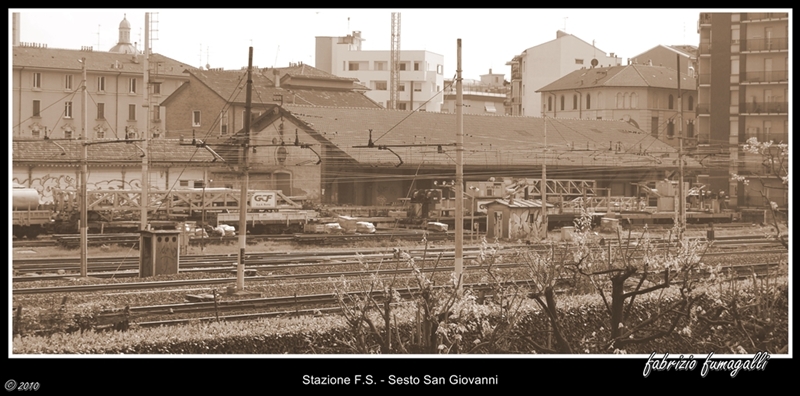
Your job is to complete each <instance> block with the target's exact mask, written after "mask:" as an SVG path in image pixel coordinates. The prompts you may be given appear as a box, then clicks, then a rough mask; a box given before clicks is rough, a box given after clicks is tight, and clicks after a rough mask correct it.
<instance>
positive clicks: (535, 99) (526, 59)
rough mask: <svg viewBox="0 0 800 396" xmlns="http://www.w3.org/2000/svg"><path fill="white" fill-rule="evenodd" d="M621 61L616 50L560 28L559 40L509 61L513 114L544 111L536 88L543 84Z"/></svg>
mask: <svg viewBox="0 0 800 396" xmlns="http://www.w3.org/2000/svg"><path fill="white" fill-rule="evenodd" d="M593 60H597V63H596V65H592V62H593ZM621 62H622V60H621V58H619V57H617V56H615V55H614V53H613V52H612V53H611V54H609V55H606V53H605V52H603V51H601V50H600V49H598V48H596V47H595V46H594V45H592V44H590V43H587V42H585V41H583V40H581V39H579V38H577V37H575V36H573V35H571V34H568V33H566V32H563V31H561V30H559V31H557V32H556V39H555V40H552V41H548V42H546V43H543V44H539V45H537V46H535V47H531V48H528V49H526V50H525V51H523V52H522V54H520V55H517V56H515V57H514V58H513V59H512V60H511V61H509V62H508V63H507V65H509V66H511V99H510V103H509V105H510V107H511V115H520V116H535V117H538V116H540V115H541V114H542V99H541V94H540V93H538V92H536V91H537V90H539V89H540V88H542V87H544V86H545V85H547V84H550V83H551V82H553V81H555V80H557V79H559V78H561V77H563V76H565V75H567V74H569V73H571V72H573V71H575V70H578V69H580V68H582V67H587V68H588V67H591V66H603V67H605V66H619V65H620V64H621Z"/></svg>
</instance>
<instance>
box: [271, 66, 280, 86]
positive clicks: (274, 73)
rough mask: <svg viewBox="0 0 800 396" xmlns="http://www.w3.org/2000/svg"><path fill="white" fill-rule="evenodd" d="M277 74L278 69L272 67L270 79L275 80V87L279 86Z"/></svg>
mask: <svg viewBox="0 0 800 396" xmlns="http://www.w3.org/2000/svg"><path fill="white" fill-rule="evenodd" d="M278 74H279V73H278V69H272V79H273V80H275V88H280V87H281V79H280V78H279V77H280V76H279V75H278Z"/></svg>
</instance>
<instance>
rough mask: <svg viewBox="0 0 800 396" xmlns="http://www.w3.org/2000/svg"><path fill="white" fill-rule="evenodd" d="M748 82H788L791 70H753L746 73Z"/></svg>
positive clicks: (745, 78)
mask: <svg viewBox="0 0 800 396" xmlns="http://www.w3.org/2000/svg"><path fill="white" fill-rule="evenodd" d="M742 82H747V83H788V82H789V71H788V70H773V71H753V72H747V73H745V74H744V80H743V81H742Z"/></svg>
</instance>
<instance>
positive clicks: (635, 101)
mask: <svg viewBox="0 0 800 396" xmlns="http://www.w3.org/2000/svg"><path fill="white" fill-rule="evenodd" d="M638 98H639V97H638V96H636V93H635V92H634V93H632V94H631V108H632V109H635V108H636V106H638V105H639V100H638Z"/></svg>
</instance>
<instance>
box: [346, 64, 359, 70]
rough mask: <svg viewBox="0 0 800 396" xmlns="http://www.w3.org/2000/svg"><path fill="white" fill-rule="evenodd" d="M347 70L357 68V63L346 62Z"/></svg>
mask: <svg viewBox="0 0 800 396" xmlns="http://www.w3.org/2000/svg"><path fill="white" fill-rule="evenodd" d="M347 70H351V71H353V70H358V63H356V62H350V63H348V64H347Z"/></svg>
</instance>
